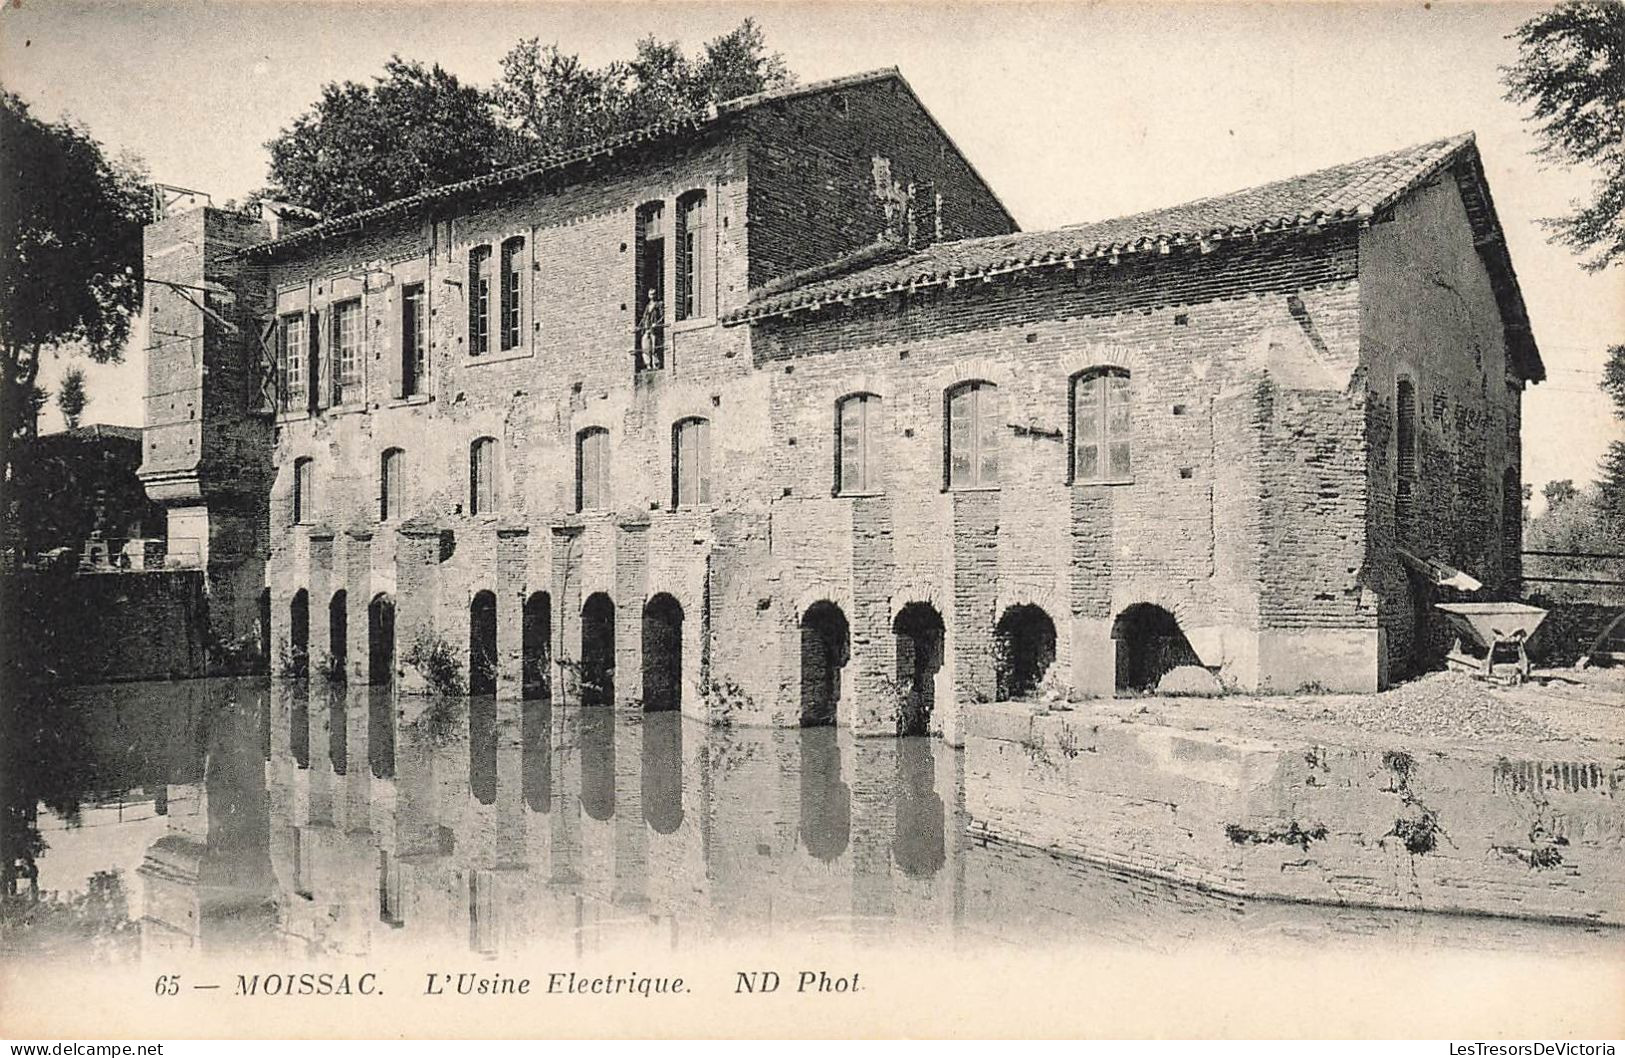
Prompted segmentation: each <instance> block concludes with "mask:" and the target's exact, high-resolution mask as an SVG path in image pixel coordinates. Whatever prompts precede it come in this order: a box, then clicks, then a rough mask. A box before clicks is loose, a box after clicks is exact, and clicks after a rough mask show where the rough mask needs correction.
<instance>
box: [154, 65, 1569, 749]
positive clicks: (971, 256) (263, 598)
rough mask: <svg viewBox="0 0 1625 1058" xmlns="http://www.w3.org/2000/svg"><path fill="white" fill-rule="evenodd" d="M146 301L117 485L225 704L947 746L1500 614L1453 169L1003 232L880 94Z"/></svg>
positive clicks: (777, 106) (225, 254)
mask: <svg viewBox="0 0 1625 1058" xmlns="http://www.w3.org/2000/svg"><path fill="white" fill-rule="evenodd" d="M146 252H147V269H148V274H149V276H151V277H153V278H156V279H158V280H161V281H165V282H168V283H170V284H174V285H173V286H152V287H151V288H150V289H151V290H152V291H153V293H152V294H151V295H150V297H149V300H148V304H147V311H148V318H149V320H150V321H151V332H152V335H153V338H152V347H151V349H150V351H149V357H148V380H149V381H148V401H147V403H148V409H147V423H148V429H147V430H146V433H145V438H146V450H145V464H144V466H143V471H142V473H143V477H144V479H145V480H146V482H147V484H148V488H149V490H150V491H151V492H152V493H153V495H154V496H155V497H156V498H160V499H162V500H163V501H164V502H165V503H166V504H167V505H168V506H169V516H170V531H171V533H172V535H176V536H184V537H194V538H203V539H206V540H207V541H208V544H207V549H208V555H207V561H208V568H209V571H210V578H209V579H210V585H211V591H212V592H213V593H214V602H213V604H212V607H211V613H213V614H219V615H221V616H220V620H222V621H223V622H224V624H223V626H222V628H221V629H220V630H219V631H218V632H217V637H219V638H225V637H228V636H241V635H243V634H245V632H246V631H248V630H251V629H253V628H255V627H256V626H257V625H263V626H264V627H265V628H266V629H267V634H266V647H267V649H268V650H269V652H270V654H271V656H272V663H273V666H275V665H277V664H278V659H280V660H281V662H282V663H283V664H284V665H285V666H288V667H292V668H295V669H298V668H300V667H301V666H303V667H304V668H306V669H308V670H309V671H312V672H317V671H322V672H329V673H335V674H341V675H342V677H343V678H345V679H347V680H349V681H350V682H369V681H381V680H385V679H390V678H393V676H394V675H395V674H396V673H399V674H400V676H401V678H402V679H403V681H404V683H403V688H404V689H407V690H413V689H421V687H422V686H423V681H424V679H425V674H426V673H427V672H428V671H429V670H430V669H432V668H433V665H432V664H431V663H430V661H429V659H430V657H431V656H432V655H434V654H435V653H436V649H435V648H437V647H438V653H439V654H440V655H441V656H442V657H443V658H448V659H449V660H451V661H452V662H453V663H454V667H455V668H456V669H458V670H460V671H461V672H462V673H463V674H464V675H465V677H466V679H467V680H468V682H469V684H470V685H471V686H470V689H471V690H472V691H474V692H476V693H491V692H493V691H494V692H495V693H497V694H499V695H503V696H519V695H522V694H523V695H527V696H533V695H551V696H553V697H554V698H555V700H563V701H571V702H575V701H582V702H584V703H586V704H594V703H609V702H614V703H616V704H619V705H624V706H626V707H629V708H636V707H639V706H641V707H642V708H645V709H669V708H680V709H682V710H683V711H684V712H685V713H688V714H690V715H693V716H696V717H701V718H705V719H708V720H711V721H713V722H754V723H770V724H780V725H794V724H798V723H820V722H831V721H833V722H835V723H838V724H840V725H843V726H845V725H850V726H852V727H853V728H855V729H856V730H858V731H859V732H868V733H887V732H893V731H901V732H905V733H908V732H924V731H930V732H933V733H940V734H943V735H944V736H945V737H947V738H948V739H950V740H951V741H958V740H959V738H960V713H961V711H962V710H966V709H974V708H976V703H978V702H983V701H990V700H997V699H1005V698H1019V697H1026V696H1030V695H1034V694H1044V695H1055V694H1068V693H1072V694H1103V695H1109V694H1112V693H1114V692H1116V691H1122V690H1137V689H1149V688H1154V687H1155V685H1156V683H1157V681H1158V679H1159V678H1160V677H1161V676H1162V675H1163V674H1164V673H1165V672H1166V671H1168V670H1170V669H1171V668H1174V667H1176V666H1201V667H1205V668H1206V669H1207V670H1209V671H1210V672H1211V673H1212V674H1214V675H1215V676H1216V677H1217V678H1218V680H1219V681H1222V682H1223V683H1224V684H1226V685H1229V686H1235V687H1240V688H1248V689H1252V688H1257V689H1268V690H1282V691H1295V690H1299V689H1301V688H1303V687H1306V686H1315V687H1320V688H1325V689H1329V690H1351V691H1369V690H1375V689H1377V688H1378V687H1380V686H1383V685H1384V684H1385V683H1386V682H1387V681H1388V679H1389V678H1390V676H1391V675H1401V674H1404V673H1407V672H1409V671H1412V669H1413V668H1414V667H1415V666H1417V665H1418V664H1419V662H1420V660H1421V657H1422V655H1423V650H1424V648H1423V646H1422V643H1421V641H1420V637H1419V636H1418V629H1419V628H1421V627H1423V625H1424V624H1425V622H1424V621H1423V616H1424V615H1425V613H1426V607H1427V605H1428V603H1429V602H1430V600H1431V597H1432V596H1433V594H1434V592H1435V590H1436V588H1435V585H1434V581H1435V580H1437V579H1438V578H1437V577H1435V576H1434V574H1433V571H1436V570H1439V569H1440V568H1441V565H1442V566H1447V567H1454V568H1455V569H1459V570H1460V571H1463V572H1465V573H1467V574H1470V575H1471V576H1472V577H1474V578H1476V579H1478V580H1479V581H1481V582H1482V583H1483V585H1484V591H1485V592H1486V593H1488V594H1496V595H1501V596H1506V595H1509V594H1515V593H1516V591H1517V589H1518V579H1519V568H1518V552H1519V549H1520V522H1521V517H1520V515H1521V482H1520V477H1519V465H1520V441H1519V406H1520V400H1521V395H1522V391H1523V387H1524V386H1525V385H1526V384H1528V383H1530V382H1537V381H1539V380H1540V379H1541V378H1542V377H1543V369H1542V366H1541V361H1540V357H1539V354H1538V352H1537V350H1536V348H1535V344H1534V341H1533V339H1532V337H1531V334H1530V330H1529V324H1528V321H1527V318H1526V316H1525V313H1524V308H1523V302H1522V299H1521V296H1520V294H1519V291H1518V286H1517V281H1516V278H1515V277H1514V275H1513V272H1512V268H1511V264H1510V261H1509V259H1508V256H1507V251H1506V246H1505V242H1504V240H1503V237H1502V233H1501V229H1500V226H1499V224H1498V222H1497V220H1496V216H1495V211H1494V208H1493V206H1492V204H1491V201H1490V196H1489V190H1488V188H1487V186H1486V183H1485V177H1484V170H1483V166H1482V164H1481V162H1480V160H1479V156H1478V152H1477V148H1476V146H1475V145H1474V141H1473V138H1472V137H1471V136H1470V135H1466V136H1459V137H1455V138H1451V139H1446V140H1441V141H1438V142H1435V143H1430V144H1425V145H1422V146H1417V147H1412V148H1408V149H1405V150H1401V151H1396V152H1394V153H1391V154H1387V155H1383V156H1381V157H1377V158H1371V159H1367V160H1364V161H1360V162H1354V163H1351V164H1348V165H1343V166H1338V167H1335V168H1332V169H1327V170H1324V171H1321V172H1317V173H1312V174H1309V175H1306V176H1301V177H1297V178H1294V179H1290V180H1285V181H1282V182H1280V183H1275V184H1270V185H1267V186H1263V187H1259V188H1254V189H1251V190H1248V191H1243V192H1239V193H1236V194H1232V195H1225V196H1220V197H1216V198H1211V199H1204V200H1201V201H1198V202H1192V203H1189V204H1186V205H1182V206H1177V207H1174V208H1171V209H1166V210H1159V211H1155V212H1152V213H1146V214H1142V215H1139V216H1134V217H1127V218H1123V219H1119V220H1111V221H1105V222H1100V223H1090V224H1083V225H1078V226H1074V227H1066V228H1060V229H1057V230H1053V231H1044V232H1032V233H1026V232H1019V231H1017V227H1016V224H1015V221H1014V220H1013V218H1012V217H1011V216H1010V214H1009V212H1008V211H1007V210H1006V209H1005V208H1004V207H1003V206H1002V205H1001V204H1000V202H999V200H998V198H997V197H996V196H995V195H994V193H993V192H992V191H991V190H990V189H989V188H988V186H987V185H986V184H985V183H984V182H983V181H982V179H981V178H980V177H979V176H978V175H977V174H976V172H975V170H974V169H973V168H972V167H971V166H970V164H969V163H968V162H967V161H966V160H965V159H964V158H963V156H962V155H961V154H960V153H959V152H958V150H957V149H956V148H955V146H954V144H953V142H952V141H951V140H950V139H949V138H948V136H947V134H946V133H945V132H944V131H943V129H942V128H941V126H939V125H938V124H937V122H936V121H935V120H934V119H933V118H932V117H931V116H930V114H929V113H927V112H926V110H925V109H924V108H923V107H922V106H921V104H920V102H919V100H918V99H917V98H916V97H915V95H914V93H913V92H912V91H911V90H910V88H909V87H908V85H907V84H906V83H905V82H904V80H903V79H902V78H901V76H899V75H898V73H897V72H896V71H894V70H886V71H879V72H876V73H870V74H864V75H859V76H854V77H849V78H844V79H840V80H836V81H828V82H822V83H818V84H811V85H805V86H800V87H796V88H793V89H789V90H781V91H776V92H772V93H768V94H764V95H760V96H754V97H749V98H746V99H742V100H736V101H734V102H731V103H728V104H724V105H723V106H722V107H720V108H718V110H717V111H715V112H714V113H709V114H706V115H702V116H699V117H696V118H693V119H692V120H683V121H674V122H670V123H667V124H663V125H659V126H654V127H650V128H647V129H643V130H640V131H638V132H635V133H631V134H627V135H623V136H619V137H616V138H614V139H611V140H607V141H604V142H602V143H599V144H596V145H594V146H592V147H589V148H585V149H582V150H579V151H576V152H572V153H570V154H568V155H562V156H557V157H551V158H547V159H542V160H539V161H537V162H535V163H532V164H528V165H525V166H521V167H519V168H516V169H510V170H506V171H503V172H500V173H496V174H494V175H491V176H485V177H480V178H477V179H474V180H469V181H466V182H464V183H460V184H456V185H452V186H449V187H444V188H439V189H436V190H433V191H428V192H425V193H422V194H419V195H416V196H414V197H411V198H408V199H404V200H401V201H397V202H393V203H390V204H387V205H384V206H380V207H377V208H375V209H370V210H367V211H365V212H362V213H358V214H354V215H351V216H347V217H340V218H336V219H330V220H323V221H319V222H317V221H316V220H315V219H314V218H306V217H301V216H299V215H298V214H297V212H296V211H289V210H281V211H278V210H277V209H276V208H275V207H268V208H267V210H266V211H265V214H264V216H263V217H258V218H256V217H249V216H245V215H240V214H236V213H231V212H226V211H221V210H215V209H211V208H201V209H194V210H190V211H186V212H178V213H174V214H172V215H170V216H168V217H166V218H164V219H162V220H160V221H158V222H156V223H155V224H154V225H153V226H152V227H150V228H149V229H148V233H147V251H146ZM408 654H411V655H413V657H414V658H415V661H414V663H411V664H408V663H406V661H405V659H406V657H407V655H408ZM1198 675H1199V674H1198ZM555 690H556V691H557V692H558V693H557V694H554V691H555Z"/></svg>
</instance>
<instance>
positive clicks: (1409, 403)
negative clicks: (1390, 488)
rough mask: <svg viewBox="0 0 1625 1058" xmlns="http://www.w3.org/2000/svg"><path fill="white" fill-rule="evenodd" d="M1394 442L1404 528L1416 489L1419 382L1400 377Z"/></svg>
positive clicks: (1397, 503)
mask: <svg viewBox="0 0 1625 1058" xmlns="http://www.w3.org/2000/svg"><path fill="white" fill-rule="evenodd" d="M1395 397H1396V399H1395V404H1396V405H1397V407H1396V409H1395V416H1394V443H1395V446H1396V447H1397V448H1398V454H1397V464H1398V465H1397V470H1398V475H1397V477H1396V479H1395V482H1394V519H1395V521H1396V522H1397V524H1398V527H1399V529H1400V530H1401V531H1403V530H1405V529H1407V528H1409V526H1410V524H1411V507H1412V504H1413V502H1414V501H1415V493H1416V386H1415V384H1414V383H1412V382H1411V380H1410V379H1408V378H1402V379H1400V380H1399V384H1398V385H1397V387H1396V392H1395Z"/></svg>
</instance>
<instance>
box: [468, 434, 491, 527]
mask: <svg viewBox="0 0 1625 1058" xmlns="http://www.w3.org/2000/svg"><path fill="white" fill-rule="evenodd" d="M496 464H497V443H496V440H495V438H491V437H482V438H480V439H479V440H477V441H475V442H474V443H473V444H472V445H470V446H469V449H468V513H469V514H490V513H491V512H493V511H495V510H496V509H497V503H498V498H497V465H496Z"/></svg>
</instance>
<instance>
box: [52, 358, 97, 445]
mask: <svg viewBox="0 0 1625 1058" xmlns="http://www.w3.org/2000/svg"><path fill="white" fill-rule="evenodd" d="M89 403H90V395H89V394H87V393H86V392H85V372H84V370H83V369H82V368H80V367H78V366H77V365H75V366H73V367H70V368H68V370H67V371H65V372H63V374H62V385H61V386H59V387H58V388H57V391H56V406H57V408H58V409H59V410H60V411H61V412H62V420H63V422H65V423H67V426H68V429H70V430H77V429H78V428H79V416H81V415H83V414H84V413H85V405H87V404H89Z"/></svg>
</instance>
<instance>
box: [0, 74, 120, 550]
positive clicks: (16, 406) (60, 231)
mask: <svg viewBox="0 0 1625 1058" xmlns="http://www.w3.org/2000/svg"><path fill="white" fill-rule="evenodd" d="M0 144H4V150H3V151H0V159H3V160H0V176H3V178H0V244H3V247H4V252H3V253H0V358H3V362H0V478H3V480H5V481H10V480H11V478H12V471H13V469H14V468H13V466H12V460H13V456H14V452H15V445H16V443H17V442H18V441H20V440H27V439H28V438H31V437H33V436H34V435H35V434H36V432H37V431H38V424H39V409H40V407H41V405H42V404H43V403H44V394H43V391H41V390H40V389H39V387H38V385H37V384H36V383H37V380H38V378H39V367H40V354H41V352H42V351H44V350H46V349H49V348H55V347H70V346H71V347H74V348H75V349H77V350H82V351H83V352H85V353H87V354H88V355H89V356H90V357H91V358H92V359H93V360H96V361H99V362H104V363H105V362H108V361H116V360H118V359H119V358H120V357H122V356H123V352H124V343H125V340H126V339H127V338H128V337H129V330H130V317H131V315H132V314H134V313H135V312H136V311H138V310H139V308H140V305H141V279H142V275H141V229H142V226H143V225H144V224H145V223H146V221H147V219H148V217H149V216H150V212H151V201H152V199H151V192H150V189H149V187H148V184H147V179H146V174H145V172H144V171H143V169H142V168H141V166H140V164H139V163H138V162H136V161H135V160H133V159H130V158H120V159H109V158H108V157H107V156H106V154H105V153H104V152H103V150H102V146H101V144H100V143H98V142H96V140H95V139H93V138H92V137H91V135H90V133H89V132H88V131H86V130H85V129H84V128H82V127H81V126H79V125H76V124H74V123H72V122H70V121H67V120H63V121H59V122H56V123H48V122H44V121H41V120H40V119H39V118H37V117H35V116H34V115H33V114H32V113H30V111H29V108H28V104H26V103H25V102H23V100H22V99H21V98H19V97H18V96H16V95H14V94H12V93H9V92H7V93H4V95H3V97H0ZM8 491H9V490H8ZM8 513H9V512H8ZM10 524H11V519H10V518H9V517H0V534H5V535H6V536H9V533H10V530H9V526H10ZM0 544H3V541H0Z"/></svg>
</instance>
